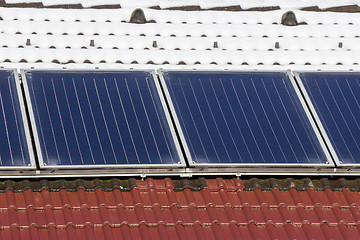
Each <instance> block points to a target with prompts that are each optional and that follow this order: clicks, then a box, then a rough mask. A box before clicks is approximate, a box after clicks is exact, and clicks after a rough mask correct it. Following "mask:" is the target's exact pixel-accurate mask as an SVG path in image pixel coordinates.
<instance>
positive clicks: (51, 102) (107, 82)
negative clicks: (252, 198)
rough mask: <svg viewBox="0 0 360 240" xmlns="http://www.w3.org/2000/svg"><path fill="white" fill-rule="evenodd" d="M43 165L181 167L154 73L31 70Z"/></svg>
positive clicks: (33, 110) (31, 96)
mask: <svg viewBox="0 0 360 240" xmlns="http://www.w3.org/2000/svg"><path fill="white" fill-rule="evenodd" d="M25 78H26V84H27V85H26V86H25V87H26V89H27V90H28V95H29V100H30V103H31V107H30V108H31V111H30V112H31V113H32V116H33V121H34V122H35V124H33V125H34V127H35V131H34V132H35V133H36V134H35V137H36V138H35V141H36V143H37V145H38V148H39V149H40V154H41V157H40V161H41V165H42V166H44V167H51V166H52V167H54V166H56V167H59V166H64V167H74V166H77V167H79V166H85V167H103V166H126V167H132V166H135V167H136V166H149V167H154V166H175V165H177V166H180V165H182V162H181V160H180V156H179V154H178V150H177V146H176V144H175V141H174V138H173V133H172V132H171V127H170V125H169V124H168V121H167V118H166V114H165V111H164V108H163V105H162V102H161V97H160V95H159V94H158V89H157V86H156V83H155V81H154V78H153V75H152V73H151V72H146V71H136V72H135V71H124V72H100V71H98V72H81V71H80V72H79V71H77V72H72V71H26V72H25Z"/></svg>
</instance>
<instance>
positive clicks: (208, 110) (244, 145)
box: [162, 71, 328, 166]
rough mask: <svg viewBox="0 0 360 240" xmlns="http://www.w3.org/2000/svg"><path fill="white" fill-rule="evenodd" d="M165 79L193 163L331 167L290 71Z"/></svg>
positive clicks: (172, 74)
mask: <svg viewBox="0 0 360 240" xmlns="http://www.w3.org/2000/svg"><path fill="white" fill-rule="evenodd" d="M162 76H163V77H162V79H163V84H164V82H165V85H166V87H167V91H168V94H169V95H170V98H171V100H172V105H173V108H174V112H175V113H176V118H177V120H178V122H179V125H180V128H181V132H182V135H183V136H184V139H185V142H186V145H187V147H186V148H187V149H188V152H189V154H190V157H191V160H192V164H195V165H196V164H209V165H214V164H215V165H217V164H220V165H221V164H227V165H229V164H230V165H231V164H239V165H242V164H245V165H247V164H250V165H253V164H255V165H259V164H260V165H267V164H272V165H275V166H286V165H288V164H289V165H295V166H296V165H322V164H324V165H325V164H328V158H327V157H326V155H325V153H324V150H323V148H322V146H321V144H320V142H319V141H318V137H317V136H316V134H315V132H314V129H313V128H312V126H311V123H310V121H309V120H308V118H307V115H306V113H305V111H304V109H303V107H302V105H301V102H300V101H299V98H298V96H297V94H296V91H295V89H294V87H293V85H292V83H291V81H290V79H289V77H288V76H287V74H286V73H274V72H273V73H261V72H205V71H200V72H199V71H192V72H185V71H164V72H162Z"/></svg>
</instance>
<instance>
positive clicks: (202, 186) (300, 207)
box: [0, 178, 360, 239]
mask: <svg viewBox="0 0 360 240" xmlns="http://www.w3.org/2000/svg"><path fill="white" fill-rule="evenodd" d="M284 182H287V183H289V184H288V188H279V187H277V186H280V185H281V186H285V185H284V184H283V183H284ZM358 182H359V181H358V180H351V181H350V180H345V179H340V180H329V179H322V180H310V179H303V180H293V179H287V180H285V179H284V180H275V179H271V180H270V179H267V180H261V179H252V180H243V181H242V180H239V179H222V178H217V179H206V180H205V179H197V180H171V179H169V178H165V179H146V180H145V181H141V180H135V179H129V180H121V181H119V180H116V179H112V180H108V181H100V180H93V181H83V180H77V181H74V182H69V181H63V180H62V181H53V182H48V181H46V180H42V181H33V182H29V181H24V182H17V183H16V182H10V181H6V182H5V183H1V186H2V191H3V193H1V194H0V237H1V238H4V239H10V238H12V239H30V238H32V239H42V238H43V239H48V238H51V239H74V238H79V239H170V238H171V239H295V238H296V239H307V238H313V239H331V238H333V239H359V238H360V233H359V223H360V209H359V205H360V196H359V192H358V191H354V190H356V189H357V188H358V187H357V186H358ZM290 183H291V184H290ZM5 185H6V188H5V189H4V188H3V186H5ZM265 186H273V187H271V188H267V187H265ZM315 186H317V188H315ZM335 186H337V187H335ZM339 186H341V187H339ZM331 187H333V189H334V190H332V189H331ZM355 187H356V188H355ZM270 189H271V190H270Z"/></svg>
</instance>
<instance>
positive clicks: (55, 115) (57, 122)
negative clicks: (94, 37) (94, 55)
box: [0, 70, 360, 170]
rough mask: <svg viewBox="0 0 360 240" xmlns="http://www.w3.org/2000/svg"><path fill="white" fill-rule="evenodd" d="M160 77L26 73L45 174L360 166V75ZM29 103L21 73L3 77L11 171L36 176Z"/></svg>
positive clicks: (0, 92) (4, 138)
mask: <svg viewBox="0 0 360 240" xmlns="http://www.w3.org/2000/svg"><path fill="white" fill-rule="evenodd" d="M158 76H159V79H160V81H158V80H159V79H158ZM158 76H157V75H156V74H155V73H154V72H152V71H38V70H36V71H35V70H27V71H23V72H22V79H23V83H24V86H23V87H24V93H25V96H26V102H27V108H28V110H29V116H30V123H31V127H32V132H33V137H34V142H35V146H34V147H35V149H36V150H37V156H38V161H39V167H40V168H41V169H44V168H50V169H58V168H71V169H89V168H94V167H95V168H113V167H121V168H123V167H124V168H135V169H136V168H173V167H179V168H180V167H186V166H187V165H186V162H185V159H187V164H188V165H190V166H194V167H197V166H207V167H229V166H235V167H241V166H244V167H246V166H271V167H295V166H296V167H313V166H317V167H321V166H325V167H329V166H334V162H335V165H336V166H358V165H359V164H360V73H354V72H346V73H345V72H343V73H335V72H332V73H330V72H301V73H295V78H294V77H293V76H292V75H291V74H290V73H285V72H230V71H218V72H211V71H160V72H159V74H158ZM295 79H296V80H295ZM22 96H23V93H22V90H21V86H20V81H19V78H18V77H17V72H16V71H14V70H1V71H0V139H1V143H2V144H1V145H0V170H7V169H35V168H36V164H35V159H34V157H35V155H34V153H33V146H32V142H31V138H30V129H29V126H28V123H27V121H28V120H27V117H26V109H25V107H26V106H25V105H24V100H23V97H22ZM180 144H181V145H182V147H181V145H180ZM184 157H185V159H184Z"/></svg>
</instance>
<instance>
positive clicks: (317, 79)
mask: <svg viewBox="0 0 360 240" xmlns="http://www.w3.org/2000/svg"><path fill="white" fill-rule="evenodd" d="M299 77H300V79H301V81H302V83H303V85H304V87H305V89H306V91H307V94H308V96H309V98H310V100H311V102H312V105H313V107H314V109H315V111H316V113H317V115H318V117H319V119H320V121H321V124H322V126H323V128H324V130H325V132H326V135H327V137H328V138H329V140H330V142H331V144H332V147H333V149H334V150H335V152H336V155H337V158H338V161H339V163H340V164H350V165H352V164H360V73H350V72H348V73H335V72H334V73H330V72H328V73H325V72H316V73H315V72H314V73H311V72H308V73H305V72H304V73H299Z"/></svg>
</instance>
